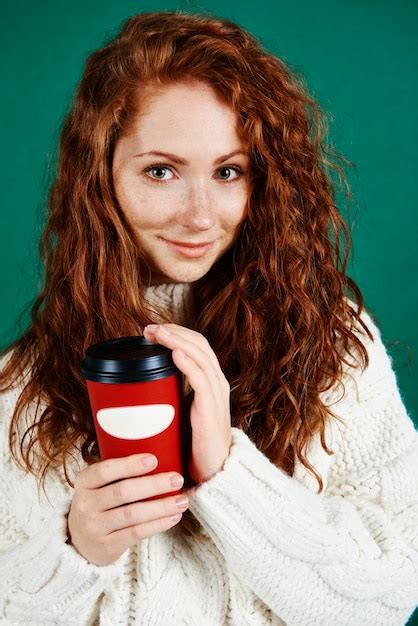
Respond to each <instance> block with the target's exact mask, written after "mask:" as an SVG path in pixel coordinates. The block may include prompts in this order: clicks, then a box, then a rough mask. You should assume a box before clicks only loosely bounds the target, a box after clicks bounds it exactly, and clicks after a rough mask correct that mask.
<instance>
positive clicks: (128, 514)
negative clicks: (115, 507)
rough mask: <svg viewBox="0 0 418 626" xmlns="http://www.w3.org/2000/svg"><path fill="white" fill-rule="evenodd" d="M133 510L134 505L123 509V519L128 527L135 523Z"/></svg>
mask: <svg viewBox="0 0 418 626" xmlns="http://www.w3.org/2000/svg"><path fill="white" fill-rule="evenodd" d="M135 508H136V507H135V505H132V504H131V505H129V506H124V507H123V519H124V522H125V523H126V524H127V525H128V526H131V525H132V524H134V523H135Z"/></svg>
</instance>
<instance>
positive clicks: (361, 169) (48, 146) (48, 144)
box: [0, 0, 418, 621]
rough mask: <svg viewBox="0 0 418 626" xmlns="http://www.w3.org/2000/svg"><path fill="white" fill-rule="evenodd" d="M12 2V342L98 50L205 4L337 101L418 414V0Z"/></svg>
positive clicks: (402, 376) (371, 289) (376, 279)
mask: <svg viewBox="0 0 418 626" xmlns="http://www.w3.org/2000/svg"><path fill="white" fill-rule="evenodd" d="M2 7H3V8H2V13H3V16H2V17H3V19H2V20H1V27H0V34H1V37H0V42H1V44H0V45H1V51H2V58H3V59H4V60H6V63H5V67H4V69H3V87H4V89H3V95H2V98H1V100H0V107H1V125H2V132H1V137H2V141H3V157H4V159H3V165H2V168H1V169H0V177H1V187H0V189H1V213H0V233H1V235H0V236H1V245H0V273H1V278H0V285H1V287H0V288H1V307H0V347H4V346H5V345H6V343H7V342H8V341H10V340H11V339H12V338H14V337H15V335H16V333H17V332H18V330H19V329H18V327H17V318H18V315H19V314H20V313H21V311H22V309H23V308H24V306H26V305H27V304H28V303H29V302H31V300H32V299H33V298H34V296H35V294H36V292H37V288H38V281H39V280H40V279H39V277H40V271H39V262H38V252H37V244H38V239H39V235H40V232H41V228H42V215H43V208H44V202H45V195H46V191H47V185H48V181H49V180H50V171H51V170H52V168H53V162H54V155H55V151H56V143H57V139H58V128H59V125H60V123H61V121H62V119H63V116H64V114H65V112H66V111H67V108H68V106H69V102H70V99H71V96H72V94H73V91H74V88H75V86H76V84H77V81H78V79H79V77H80V74H81V71H82V66H83V62H84V60H85V57H86V56H87V55H88V54H89V53H90V52H92V51H93V50H94V49H95V48H97V47H99V46H100V45H101V44H102V43H103V40H104V38H105V37H109V36H111V35H113V34H114V33H116V31H117V30H118V29H119V27H120V25H121V23H122V21H123V20H124V19H125V18H127V17H128V16H129V15H132V14H134V13H138V12H144V11H151V10H173V9H176V8H179V9H183V10H186V11H190V12H199V11H200V10H206V11H210V12H211V13H213V14H215V15H219V16H222V17H226V18H229V19H232V20H235V21H237V22H238V23H240V24H241V25H242V26H244V27H246V28H248V29H249V30H250V31H251V32H252V33H253V34H254V35H256V36H257V37H258V38H259V39H260V40H261V41H262V43H263V44H264V46H265V47H266V48H267V49H269V50H270V51H271V52H273V53H274V54H278V55H280V56H282V57H283V58H284V59H285V60H286V61H287V62H288V63H289V64H290V65H291V66H292V67H293V69H294V70H295V71H296V72H298V73H299V74H301V75H302V76H304V79H305V82H306V84H307V86H308V88H309V89H310V92H311V94H312V95H313V96H314V97H316V98H317V99H318V100H319V102H320V103H321V104H322V106H323V107H324V108H325V109H326V110H327V111H328V112H329V113H330V114H331V115H332V119H333V122H332V124H331V127H330V136H331V139H332V142H333V144H334V146H335V147H336V148H337V149H338V150H339V151H341V152H342V153H343V154H344V155H345V156H346V157H347V158H348V159H350V160H351V161H353V162H354V163H355V164H356V166H357V167H356V170H354V171H348V176H349V182H350V184H351V187H352V192H353V197H354V202H353V208H352V211H351V224H352V235H353V240H354V250H353V256H352V258H351V263H350V272H349V273H350V275H351V276H352V277H353V278H354V279H355V280H356V282H357V283H358V284H359V286H360V288H361V289H362V291H363V294H364V296H365V302H366V305H367V307H368V308H369V309H371V311H372V312H373V313H374V314H375V316H376V319H377V321H378V323H379V325H380V328H381V331H382V335H383V339H384V341H385V343H386V345H387V346H388V348H389V351H390V353H391V355H392V357H393V359H394V367H395V371H396V374H397V378H398V383H399V386H400V389H401V393H402V396H403V398H404V401H405V404H406V406H407V408H408V410H409V412H410V414H411V416H412V418H413V419H414V421H415V422H416V423H418V385H417V374H418V364H417V359H416V354H417V348H418V325H417V316H418V280H417V273H418V272H417V270H418V262H417V261H418V241H417V239H418V235H417V233H418V217H417V215H418V213H417V191H416V190H417V185H416V182H417V180H418V176H417V174H418V152H417V145H418V107H417V106H416V99H417V96H418V89H417V80H416V68H417V66H418V64H417V61H418V58H417V57H418V46H417V32H418V3H417V2H416V1H415V0H401V1H399V2H394V1H393V0H379V2H376V1H375V0H346V1H342V2H338V3H336V2H335V1H334V0H317V1H316V2H311V0H299V1H298V2H287V1H286V2H285V1H284V0H274V1H273V0H264V2H263V3H262V4H260V5H258V4H254V3H252V2H248V3H245V2H242V1H241V2H239V3H227V2H216V1H208V2H203V3H196V2H164V3H163V2H158V1H154V2H133V1H131V0H118V2H115V1H114V0H100V2H99V1H98V0H82V1H80V0H73V1H72V2H71V3H68V2H64V1H63V0H54V1H52V0H50V1H49V2H47V1H45V0H43V1H42V0H39V1H38V2H37V3H29V2H27V1H26V2H23V1H22V0H13V2H12V1H10V0H8V1H6V2H5V1H4V0H3V3H2ZM28 319H29V316H28V314H26V315H24V317H23V323H25V321H28ZM417 621H418V620H417Z"/></svg>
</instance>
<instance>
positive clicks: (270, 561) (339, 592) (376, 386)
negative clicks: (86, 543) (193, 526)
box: [190, 313, 418, 626]
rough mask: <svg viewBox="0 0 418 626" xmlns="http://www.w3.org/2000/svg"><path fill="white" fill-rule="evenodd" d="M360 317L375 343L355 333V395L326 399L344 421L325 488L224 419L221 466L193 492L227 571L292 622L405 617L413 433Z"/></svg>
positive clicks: (414, 507)
mask: <svg viewBox="0 0 418 626" xmlns="http://www.w3.org/2000/svg"><path fill="white" fill-rule="evenodd" d="M363 319H365V321H366V323H367V324H368V326H369V328H370V329H371V331H372V333H373V335H374V336H375V341H374V342H370V340H363V343H365V344H367V346H368V352H369V359H370V362H369V366H368V368H366V370H364V372H363V373H362V374H361V373H360V374H357V383H358V384H357V393H356V391H355V389H354V387H350V384H349V383H348V381H347V384H346V385H345V386H346V394H345V395H344V399H343V400H341V401H340V402H338V408H339V410H338V409H337V408H335V407H334V406H333V407H331V409H332V410H333V411H334V412H335V413H337V414H338V413H339V415H340V416H341V417H342V418H343V420H344V426H340V425H338V428H339V429H340V431H339V445H338V449H337V450H335V448H333V449H334V452H335V456H334V460H333V461H331V468H330V471H329V472H328V474H329V475H328V477H325V481H324V483H325V484H326V485H327V487H326V489H325V491H324V492H323V493H322V494H318V493H314V492H313V490H311V489H309V488H307V487H306V485H304V484H302V483H301V482H300V481H298V480H297V479H296V478H295V477H290V476H288V475H287V474H286V473H285V472H284V471H282V470H281V469H279V468H277V467H276V466H275V465H274V464H273V463H271V462H270V460H269V459H268V458H267V457H266V456H264V454H262V452H261V451H259V450H258V448H257V447H256V446H255V445H254V443H253V442H252V441H251V440H250V439H249V438H248V437H247V435H246V434H245V433H244V432H243V431H242V430H239V429H238V428H232V433H233V445H232V446H231V450H230V455H229V457H228V458H227V460H226V462H225V464H224V467H223V469H222V470H221V471H220V472H218V473H217V474H215V475H214V476H213V477H212V478H211V479H210V480H208V481H207V482H205V483H203V484H202V485H200V486H199V487H196V489H195V491H194V493H193V492H192V496H191V504H190V509H191V511H192V513H193V514H194V515H195V516H196V518H197V519H198V520H199V521H200V523H201V524H202V526H203V528H204V530H205V531H206V532H207V534H208V535H209V536H210V537H211V539H212V540H213V542H214V543H215V544H216V546H217V547H218V549H219V550H220V552H221V553H222V555H223V557H224V558H225V560H226V563H227V564H228V567H229V568H230V569H231V570H232V571H233V573H234V575H235V576H236V577H238V578H239V579H240V580H241V582H242V583H243V584H245V585H246V586H247V587H248V588H250V589H251V590H252V591H253V592H254V593H255V594H256V595H257V596H258V597H259V598H260V599H261V600H262V601H263V602H264V603H265V604H266V605H267V606H268V607H269V608H270V609H271V610H272V612H273V613H274V614H275V615H277V616H278V617H280V618H281V619H282V620H284V621H285V622H286V623H287V624H290V625H291V626H306V624H310V625H312V626H313V625H316V624H317V625H318V626H319V625H321V626H328V625H329V626H334V625H335V624H338V625H339V626H358V625H359V624H365V625H367V626H369V625H372V624H373V625H376V626H395V625H403V624H405V623H406V621H407V619H408V618H409V617H410V615H411V614H412V612H413V610H414V608H415V606H416V604H417V602H418V433H417V432H416V430H415V428H414V425H413V422H412V420H411V419H410V417H409V416H408V414H407V412H406V409H405V406H404V404H403V402H402V399H401V397H400V393H399V390H398V386H397V381H396V377H395V374H394V371H393V369H392V363H391V359H390V357H389V355H388V353H387V352H386V349H385V347H384V345H383V343H382V340H381V336H380V332H379V330H378V328H377V327H376V326H375V325H374V323H373V322H372V320H371V318H370V317H369V315H368V314H367V313H364V314H363ZM351 371H352V372H353V371H354V370H351ZM357 371H359V370H357ZM353 378H354V377H353ZM322 478H323V479H324V476H322ZM327 478H328V483H327V480H326V479H327ZM315 484H316V481H315ZM316 486H317V485H316Z"/></svg>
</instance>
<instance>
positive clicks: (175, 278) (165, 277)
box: [152, 267, 210, 284]
mask: <svg viewBox="0 0 418 626" xmlns="http://www.w3.org/2000/svg"><path fill="white" fill-rule="evenodd" d="M209 270H210V267H209V268H207V269H203V270H200V271H198V269H197V268H196V269H195V270H194V271H190V270H189V271H187V270H184V271H178V272H170V273H169V274H168V273H167V274H165V273H164V272H162V271H161V270H160V271H157V272H155V274H153V278H152V282H153V284H163V283H194V282H196V281H197V280H199V279H200V278H202V277H203V276H205V275H206V274H207V273H208V271H209Z"/></svg>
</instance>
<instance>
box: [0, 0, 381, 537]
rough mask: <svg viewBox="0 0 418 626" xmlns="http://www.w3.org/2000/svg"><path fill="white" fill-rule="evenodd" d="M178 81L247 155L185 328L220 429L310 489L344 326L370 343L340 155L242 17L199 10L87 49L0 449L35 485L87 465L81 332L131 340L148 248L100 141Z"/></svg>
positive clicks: (85, 340) (10, 379)
mask: <svg viewBox="0 0 418 626" xmlns="http://www.w3.org/2000/svg"><path fill="white" fill-rule="evenodd" d="M179 81H180V82H184V81H200V82H204V83H206V84H209V85H211V86H212V87H213V88H214V89H215V90H216V92H217V94H218V95H219V97H220V98H222V99H223V102H225V103H226V104H227V105H228V106H229V107H230V108H231V109H232V110H233V111H234V112H236V115H237V120H238V132H239V134H240V137H241V138H242V140H243V141H244V142H245V144H246V145H247V146H248V149H249V155H250V172H249V188H250V191H249V196H248V211H247V215H246V217H245V219H244V221H243V223H242V224H241V226H240V230H239V234H238V237H237V239H236V241H235V243H234V244H233V245H232V247H231V248H230V249H229V250H228V251H227V252H226V253H225V254H224V255H223V256H222V258H220V259H219V260H218V261H217V262H216V263H215V264H214V265H213V267H212V268H211V269H210V270H209V272H208V273H207V274H206V275H205V276H204V277H202V278H201V279H200V280H198V281H197V282H195V283H193V285H192V294H193V302H194V303H195V318H194V322H195V325H194V328H195V329H196V330H198V331H199V332H201V333H202V334H203V335H204V336H205V337H206V338H207V339H208V341H209V343H210V345H211V346H212V348H213V350H214V351H215V353H216V355H217V357H218V360H219V363H220V366H221V368H222V370H223V372H224V373H225V376H226V378H227V379H228V381H229V383H230V386H231V415H232V420H233V424H232V425H233V426H237V427H239V428H241V429H242V430H243V431H244V432H246V433H247V434H248V436H249V437H250V438H251V439H252V440H253V441H254V443H255V444H256V445H257V447H258V449H259V450H261V451H262V452H263V453H264V454H265V455H266V456H267V457H268V458H269V459H270V460H271V461H272V462H273V463H274V464H275V465H276V466H277V467H279V468H282V469H283V470H284V471H285V472H286V473H287V474H288V475H292V474H293V471H294V467H295V462H296V459H298V460H299V461H300V462H301V463H302V464H303V465H304V466H305V467H306V468H307V470H308V471H309V472H310V473H312V474H313V475H314V476H315V477H316V480H317V482H318V492H319V493H320V492H321V491H322V490H323V481H322V478H321V476H320V475H319V474H318V472H317V471H316V470H315V468H314V467H313V466H312V465H311V464H310V462H309V460H308V459H307V457H306V448H307V445H308V443H309V441H310V440H311V439H312V438H313V437H314V436H317V435H319V437H320V441H321V445H322V447H323V448H324V450H325V451H326V452H327V454H332V450H330V449H329V448H328V447H327V444H326V441H325V435H324V433H325V426H326V423H327V421H328V420H330V419H332V418H336V419H341V418H339V417H338V416H336V415H334V413H333V412H332V411H331V410H330V408H329V407H328V406H326V404H325V403H324V402H323V400H322V399H321V396H320V394H321V393H322V392H324V391H327V390H329V389H331V388H332V387H334V386H335V385H336V384H341V383H342V380H343V374H344V370H343V363H347V365H348V364H349V363H348V362H347V361H346V358H345V357H346V354H347V353H349V354H351V355H352V350H357V351H358V354H359V355H360V360H359V361H358V362H357V364H356V367H358V366H360V365H361V366H362V368H363V369H364V368H365V367H367V365H368V353H367V350H366V348H365V346H364V345H363V343H362V342H361V341H360V339H359V338H358V337H357V336H356V334H355V333H354V332H353V328H354V326H355V325H356V323H357V322H358V323H359V324H360V325H361V326H362V327H363V328H364V329H365V331H366V333H367V334H368V335H369V337H370V339H373V336H372V334H371V333H370V330H369V329H368V328H367V326H366V325H365V324H364V323H363V321H362V320H361V319H360V315H361V312H362V310H363V308H364V303H363V297H362V294H361V292H360V290H359V288H358V286H357V285H356V284H355V282H354V281H353V280H352V279H351V278H349V277H348V276H347V275H346V267H347V262H348V258H349V253H350V246H351V239H350V232H349V228H348V226H347V224H346V223H345V221H344V219H343V217H342V216H341V215H340V212H339V210H338V209H337V206H336V196H337V193H338V191H339V190H342V191H343V193H344V195H345V196H346V197H347V198H348V199H349V200H350V199H351V191H350V188H349V185H348V182H347V177H346V176H345V173H344V170H343V167H342V164H347V165H350V166H351V165H353V164H352V163H351V162H350V161H348V160H347V159H346V158H345V157H342V156H340V155H339V154H338V153H337V152H336V151H335V150H334V148H332V147H331V145H330V144H328V143H326V136H327V132H328V121H327V114H326V113H325V112H324V111H323V110H322V107H321V106H320V105H319V104H318V103H317V102H316V101H314V99H313V98H312V97H310V96H309V94H308V91H307V89H306V87H305V85H304V82H303V79H302V78H300V76H299V75H298V74H297V73H295V72H294V71H292V70H291V69H290V68H289V66H288V65H287V64H286V63H285V62H284V61H283V60H281V59H279V58H278V57H277V56H275V55H273V54H270V53H268V52H267V51H265V50H264V49H263V48H262V46H261V44H260V43H259V42H258V41H257V39H256V38H255V37H254V36H252V35H251V34H250V33H248V32H247V31H246V30H245V29H243V28H242V27H240V26H238V25H237V24H235V23H233V22H232V21H229V20H226V19H218V18H216V17H214V16H212V15H210V14H206V13H205V14H202V13H201V14H199V15H194V14H189V13H184V12H182V11H175V12H149V13H142V14H139V15H134V16H132V17H130V18H129V19H128V20H126V21H125V23H124V24H123V25H122V28H121V30H120V32H119V33H118V34H117V35H116V36H115V37H114V38H112V39H111V40H109V41H107V42H106V43H105V45H104V46H103V47H102V48H101V49H99V50H97V51H95V52H93V53H92V54H91V55H90V56H89V57H88V58H87V61H86V64H85V68H84V73H83V76H82V78H81V81H80V83H79V86H78V88H77V90H76V94H75V97H74V101H73V103H72V105H71V109H70V112H69V113H68V115H67V116H66V118H65V119H64V122H63V125H62V129H61V135H60V143H59V158H58V164H57V171H56V175H55V178H54V181H53V183H52V185H51V187H50V189H49V194H48V203H47V204H48V215H47V220H46V224H45V227H44V230H43V233H42V236H41V239H40V242H39V251H40V256H41V259H42V262H43V264H44V268H45V281H44V286H43V288H42V290H40V292H39V294H38V295H37V296H36V298H34V301H33V303H31V305H30V306H31V323H30V324H29V326H28V327H27V329H26V330H25V331H24V332H22V333H20V336H19V338H18V339H16V340H15V341H13V342H12V343H10V344H9V345H8V346H7V347H6V348H5V349H4V350H3V351H2V354H3V355H5V354H6V353H9V351H10V354H8V356H9V357H10V358H8V359H6V360H5V361H4V363H5V366H4V368H3V371H2V372H1V375H0V390H1V391H5V390H6V389H9V388H11V387H12V386H13V384H14V383H15V382H16V380H17V379H18V377H19V376H26V379H25V385H24V387H23V390H22V392H21V394H20V395H19V398H18V400H17V402H16V406H15V409H14V414H13V417H12V424H11V427H10V431H9V446H10V450H11V452H12V455H13V458H14V459H15V461H16V462H17V463H18V465H20V466H21V467H22V468H23V469H25V470H26V471H30V472H32V473H33V474H34V475H35V476H37V479H38V485H41V484H42V485H44V481H45V475H46V472H47V470H48V468H49V467H56V466H61V467H62V466H63V467H64V473H65V478H66V481H67V482H68V484H69V485H70V486H71V487H73V486H74V485H73V483H72V482H71V480H70V478H69V475H68V473H67V462H68V459H69V456H71V455H72V454H73V452H74V449H75V448H76V447H77V446H78V447H79V452H80V453H81V455H82V458H83V459H84V461H85V462H86V463H88V464H90V463H93V462H96V461H98V460H99V459H100V456H99V452H98V446H97V441H96V435H95V430H94V425H93V418H92V414H91V409H90V404H89V400H88V395H87V390H86V384H85V381H84V379H83V378H82V377H81V374H80V361H81V359H82V357H83V355H84V353H85V350H86V349H87V347H88V346H89V345H90V344H92V343H96V342H98V341H102V340H105V339H109V338H114V337H119V336H126V335H138V334H141V333H142V329H143V327H144V326H145V325H146V324H148V323H151V322H152V321H153V319H152V315H151V314H150V310H149V309H148V308H147V304H146V301H145V299H144V288H145V286H147V285H148V284H149V283H148V281H149V277H150V270H149V267H148V265H147V259H146V258H145V255H144V253H143V252H142V251H141V247H140V245H139V242H138V240H137V238H136V235H135V231H134V228H133V227H132V225H131V224H130V223H129V221H128V220H127V218H126V217H125V215H124V213H123V211H122V210H121V207H120V206H119V205H118V202H117V199H116V196H115V192H114V187H113V182H112V171H111V165H112V158H113V153H114V148H115V144H116V142H117V141H118V139H119V138H120V137H121V136H122V135H123V134H125V133H127V132H128V130H129V127H130V123H131V121H132V120H133V118H134V116H135V114H136V113H137V112H138V110H139V107H140V106H141V94H142V95H143V94H145V93H146V89H147V88H148V87H149V86H151V87H153V86H157V87H161V86H162V87H163V86H164V85H169V84H173V83H175V82H179ZM333 174H336V176H333ZM341 234H343V236H344V240H345V246H343V245H342V240H341ZM343 251H344V252H343ZM349 296H350V297H351V300H350V298H349ZM354 301H355V303H356V306H355V307H354V306H351V305H352V304H354ZM356 309H357V310H356ZM161 315H162V317H164V319H165V320H166V321H170V319H169V318H168V317H165V314H164V312H163V311H162V312H161ZM359 330H360V329H359ZM361 332H362V331H361ZM191 393H192V392H191V391H189V402H190V398H191V395H190V394H191ZM41 399H43V400H44V402H45V405H44V406H43V410H42V412H41V414H40V415H39V416H38V415H37V418H36V420H35V421H34V423H32V424H29V426H28V428H27V429H26V431H25V432H24V434H23V436H22V437H21V439H20V440H19V438H17V439H16V438H15V437H14V435H13V432H14V430H15V428H14V426H15V425H16V424H17V422H18V420H19V419H20V417H21V412H22V409H23V408H24V407H27V406H28V405H29V404H30V403H32V402H34V401H36V402H37V407H39V403H40V400H41ZM26 438H28V440H27V442H26V443H27V445H24V444H25V440H26ZM35 444H37V446H39V452H38V454H37V455H32V458H31V454H30V453H31V451H34V450H35V449H36V448H35ZM18 448H19V449H18ZM19 452H20V455H21V458H19V454H18V453H19ZM35 457H37V462H35V460H36V459H35ZM180 526H181V527H182V528H183V530H184V531H185V532H188V533H191V534H192V535H193V534H195V531H197V530H198V527H199V524H198V523H197V520H195V518H194V517H193V515H192V514H191V512H190V511H187V512H186V513H185V514H184V515H183V520H182V522H181V523H180Z"/></svg>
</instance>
